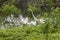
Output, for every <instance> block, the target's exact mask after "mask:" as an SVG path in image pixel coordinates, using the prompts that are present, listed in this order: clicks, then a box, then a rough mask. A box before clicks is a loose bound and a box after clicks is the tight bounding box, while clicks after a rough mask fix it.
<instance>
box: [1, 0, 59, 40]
mask: <svg viewBox="0 0 60 40" xmlns="http://www.w3.org/2000/svg"><path fill="white" fill-rule="evenodd" d="M22 1H23V2H24V3H26V4H23V2H22ZM22 1H20V0H18V1H17V0H16V1H15V0H8V1H7V0H6V1H5V0H0V40H60V7H59V6H55V5H51V4H54V0H45V2H44V0H29V1H26V0H22ZM14 2H15V4H16V3H17V4H16V5H15V4H14ZM45 3H46V4H47V6H46V7H45ZM41 5H43V6H41ZM54 6H55V7H54ZM29 9H31V10H32V11H33V14H34V16H35V17H36V18H38V19H40V18H43V19H44V20H45V21H44V23H43V24H41V23H39V21H36V20H34V18H33V16H32V14H31V11H30V10H29ZM25 12H26V14H24V13H25ZM11 14H13V15H14V18H16V19H17V20H18V16H19V15H23V16H24V17H28V18H29V19H30V20H29V21H31V19H32V20H34V21H36V22H37V25H35V26H33V25H25V24H24V23H21V25H23V26H22V27H20V26H17V27H15V25H13V26H12V27H11V26H9V25H8V26H7V27H6V28H5V26H4V25H5V24H6V23H7V24H9V23H12V24H14V23H16V24H17V22H16V21H15V20H16V19H14V18H13V19H14V20H13V21H15V22H8V21H6V20H5V19H7V17H9V16H11ZM11 19H12V18H11ZM18 21H19V20H18ZM1 25H3V26H4V28H3V26H2V27H1Z"/></svg>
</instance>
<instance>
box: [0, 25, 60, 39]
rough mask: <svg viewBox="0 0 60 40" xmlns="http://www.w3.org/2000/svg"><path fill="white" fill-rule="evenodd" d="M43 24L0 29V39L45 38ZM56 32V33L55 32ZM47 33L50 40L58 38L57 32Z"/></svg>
mask: <svg viewBox="0 0 60 40" xmlns="http://www.w3.org/2000/svg"><path fill="white" fill-rule="evenodd" d="M44 31H45V30H44V26H43V25H41V26H37V27H35V26H32V27H20V28H19V27H15V28H8V29H4V30H0V39H1V40H46V34H45V33H43V32H44ZM55 33H56V34H55ZM55 33H48V38H47V39H50V40H56V39H58V40H60V35H58V33H57V32H55Z"/></svg>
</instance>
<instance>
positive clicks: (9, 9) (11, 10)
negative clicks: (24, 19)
mask: <svg viewBox="0 0 60 40" xmlns="http://www.w3.org/2000/svg"><path fill="white" fill-rule="evenodd" d="M0 11H1V13H0V14H2V15H4V16H8V15H10V14H15V15H16V14H17V15H18V14H20V13H21V10H18V8H16V7H15V6H14V5H5V6H2V9H0Z"/></svg>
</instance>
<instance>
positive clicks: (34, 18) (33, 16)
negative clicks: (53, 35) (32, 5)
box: [29, 9, 37, 20]
mask: <svg viewBox="0 0 60 40" xmlns="http://www.w3.org/2000/svg"><path fill="white" fill-rule="evenodd" d="M29 10H30V11H31V12H32V13H31V14H32V16H33V18H34V20H37V18H36V17H35V16H34V14H33V11H32V10H31V9H29Z"/></svg>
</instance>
